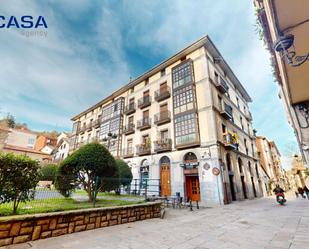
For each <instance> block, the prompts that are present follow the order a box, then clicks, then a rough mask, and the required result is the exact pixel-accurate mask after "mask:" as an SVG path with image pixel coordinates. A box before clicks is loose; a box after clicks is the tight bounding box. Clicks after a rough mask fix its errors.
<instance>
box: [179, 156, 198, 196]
mask: <svg viewBox="0 0 309 249" xmlns="http://www.w3.org/2000/svg"><path fill="white" fill-rule="evenodd" d="M183 161H184V168H185V170H184V174H185V189H186V197H187V200H188V201H190V200H191V201H199V200H200V183H199V177H198V169H197V166H198V160H197V157H196V155H195V154H194V153H192V152H188V153H187V154H185V156H184V158H183Z"/></svg>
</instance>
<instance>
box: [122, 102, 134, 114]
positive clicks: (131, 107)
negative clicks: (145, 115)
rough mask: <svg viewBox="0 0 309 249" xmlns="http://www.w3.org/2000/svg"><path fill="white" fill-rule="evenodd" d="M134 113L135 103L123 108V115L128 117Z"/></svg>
mask: <svg viewBox="0 0 309 249" xmlns="http://www.w3.org/2000/svg"><path fill="white" fill-rule="evenodd" d="M135 111H136V107H135V103H130V104H128V105H127V106H126V107H125V108H124V113H125V114H127V115H129V114H131V113H133V112H135Z"/></svg>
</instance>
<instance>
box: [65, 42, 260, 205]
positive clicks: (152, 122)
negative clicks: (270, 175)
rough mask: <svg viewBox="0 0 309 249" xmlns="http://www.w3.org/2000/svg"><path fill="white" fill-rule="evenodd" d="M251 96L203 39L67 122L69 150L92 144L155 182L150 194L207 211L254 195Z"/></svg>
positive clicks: (257, 175) (255, 176) (140, 176)
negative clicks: (196, 203) (177, 196)
mask: <svg viewBox="0 0 309 249" xmlns="http://www.w3.org/2000/svg"><path fill="white" fill-rule="evenodd" d="M249 102H251V98H250V96H249V95H248V93H247V92H246V90H245V89H244V87H243V86H242V84H241V83H240V82H239V80H238V79H237V77H236V76H235V74H234V73H233V71H232V70H231V68H230V67H229V66H228V64H227V63H226V61H225V60H224V58H223V57H222V55H221V54H220V52H219V51H218V49H217V48H216V47H215V45H214V44H213V42H212V41H211V40H210V38H209V37H208V36H206V37H203V38H201V39H200V40H198V41H196V42H195V43H193V44H191V45H190V46H188V47H186V48H185V49H183V50H181V51H180V52H178V53H177V54H175V55H174V56H172V57H171V58H169V59H167V60H165V61H163V62H162V63H161V64H159V65H157V66H156V67H154V68H152V69H151V70H149V71H148V72H146V73H145V74H143V75H141V76H140V77H138V78H137V79H135V80H133V81H131V82H129V83H128V84H127V85H125V86H124V87H122V88H121V89H119V90H117V91H116V92H114V93H113V94H111V95H110V96H108V97H107V98H105V99H103V100H102V101H100V102H99V103H97V104H95V105H94V106H92V107H90V108H88V109H87V110H85V111H83V112H82V113H80V114H78V115H76V116H75V117H73V118H72V120H73V121H74V124H73V135H72V140H71V145H70V148H72V149H73V150H74V149H77V148H78V147H80V146H81V145H83V144H85V143H87V142H91V141H99V142H100V143H102V144H105V145H106V146H107V148H109V150H110V151H111V153H112V154H113V155H114V156H116V157H120V158H123V159H124V160H125V161H126V162H127V163H128V164H129V166H130V167H131V170H132V173H133V178H134V179H139V181H140V182H143V181H151V180H152V181H155V180H156V179H157V180H158V188H157V190H156V189H155V188H156V186H155V187H152V189H149V192H150V193H153V194H160V195H161V196H171V195H175V194H176V193H179V194H180V195H181V196H183V197H184V198H185V200H192V201H199V202H200V204H201V205H204V206H214V205H218V204H223V203H229V202H232V201H235V200H243V199H247V198H249V199H252V198H254V197H260V196H262V195H263V192H265V182H264V181H265V174H264V172H263V170H262V169H261V167H260V163H259V159H258V156H257V149H256V142H255V135H254V132H253V128H252V117H251V114H250V111H249V106H248V103H249Z"/></svg>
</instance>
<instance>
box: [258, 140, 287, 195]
mask: <svg viewBox="0 0 309 249" xmlns="http://www.w3.org/2000/svg"><path fill="white" fill-rule="evenodd" d="M256 144H257V149H258V153H259V155H260V163H261V167H262V168H263V170H264V172H265V173H266V175H267V176H268V184H267V191H268V193H269V194H271V193H272V190H273V189H274V188H275V186H276V184H279V185H280V186H281V187H284V186H285V185H286V181H287V179H286V177H285V173H284V170H283V168H282V165H281V160H280V157H281V155H280V152H279V150H278V148H277V146H276V144H275V142H274V141H269V140H268V139H267V138H266V137H264V136H257V137H256Z"/></svg>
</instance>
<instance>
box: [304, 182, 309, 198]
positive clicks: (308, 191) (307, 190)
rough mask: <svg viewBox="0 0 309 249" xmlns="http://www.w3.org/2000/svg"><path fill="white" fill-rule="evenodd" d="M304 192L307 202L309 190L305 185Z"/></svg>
mask: <svg viewBox="0 0 309 249" xmlns="http://www.w3.org/2000/svg"><path fill="white" fill-rule="evenodd" d="M304 192H305V194H306V196H307V199H308V200H309V189H308V188H307V186H306V185H305V187H304Z"/></svg>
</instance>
